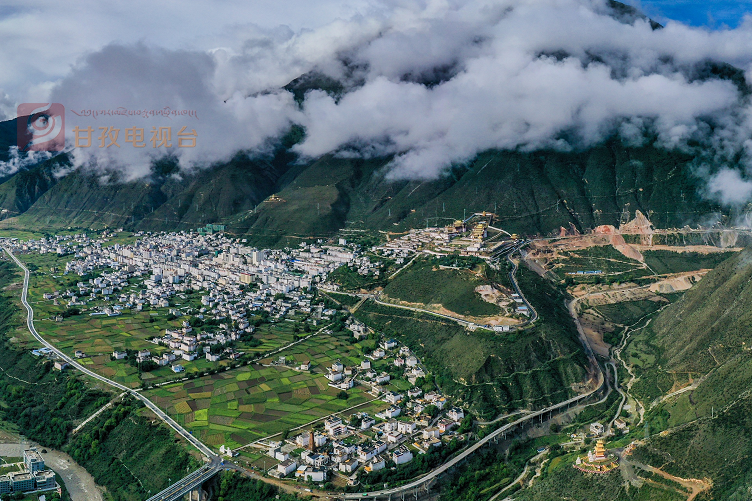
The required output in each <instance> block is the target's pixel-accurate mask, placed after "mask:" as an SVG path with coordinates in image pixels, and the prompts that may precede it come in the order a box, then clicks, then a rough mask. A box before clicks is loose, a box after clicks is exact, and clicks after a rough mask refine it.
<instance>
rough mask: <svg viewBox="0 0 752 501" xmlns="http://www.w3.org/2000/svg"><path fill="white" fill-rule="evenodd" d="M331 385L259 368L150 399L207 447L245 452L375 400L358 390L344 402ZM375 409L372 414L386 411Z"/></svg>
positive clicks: (172, 388) (169, 389) (164, 390)
mask: <svg viewBox="0 0 752 501" xmlns="http://www.w3.org/2000/svg"><path fill="white" fill-rule="evenodd" d="M328 383H329V381H328V380H327V379H326V378H325V377H324V376H323V375H322V374H318V375H313V374H308V373H301V372H296V371H293V370H290V369H288V368H285V367H264V366H260V365H253V366H247V367H243V368H241V369H234V370H231V371H227V372H223V373H219V374H214V375H212V376H209V377H203V378H200V379H195V380H192V381H186V382H181V383H175V384H170V385H167V386H163V387H161V388H159V389H157V390H149V391H148V392H146V395H147V396H148V397H149V398H151V399H152V400H153V401H154V402H155V403H156V404H157V405H159V406H160V407H162V408H164V409H166V410H167V412H168V413H169V414H170V415H171V416H173V417H174V418H175V419H176V420H177V421H178V422H179V423H180V424H181V425H183V426H185V427H186V429H188V430H189V431H191V432H193V433H194V434H195V435H196V436H197V437H198V438H199V439H200V440H202V441H203V442H205V443H206V444H208V445H210V446H213V447H219V446H220V445H222V444H225V445H228V446H230V447H239V446H241V445H246V444H248V443H250V442H252V441H254V440H258V439H260V438H263V437H266V436H269V435H273V434H275V433H279V432H282V431H284V430H289V429H292V428H296V427H299V426H303V425H305V424H307V423H310V422H311V421H314V420H316V419H318V418H322V417H325V416H328V415H329V414H332V413H334V412H339V411H342V410H344V409H346V408H348V407H352V406H355V405H359V404H363V403H366V402H368V401H370V400H372V399H373V396H371V395H369V394H367V393H365V391H364V390H363V389H362V388H357V387H356V388H353V389H352V390H350V391H349V392H348V393H349V398H348V399H347V400H342V399H339V398H337V394H338V393H339V390H337V389H335V388H332V387H330V386H328ZM374 404H375V406H372V405H369V406H368V409H375V408H379V409H380V408H384V407H385V406H386V404H384V403H383V402H374ZM364 410H367V409H366V406H364Z"/></svg>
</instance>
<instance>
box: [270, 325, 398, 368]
mask: <svg viewBox="0 0 752 501" xmlns="http://www.w3.org/2000/svg"><path fill="white" fill-rule="evenodd" d="M375 344H376V342H375V341H374V340H363V341H361V342H360V343H355V344H351V343H350V338H347V337H345V336H344V335H337V334H326V333H323V332H322V333H321V334H318V335H316V336H314V337H312V338H311V339H308V340H306V341H303V342H302V343H298V344H296V345H295V346H292V347H290V348H287V349H286V350H284V351H282V352H281V353H279V355H278V356H280V355H281V356H284V357H285V359H286V362H285V363H286V365H288V366H297V365H300V364H301V363H302V362H310V364H311V371H312V372H315V373H322V374H323V373H325V372H326V369H327V367H329V366H331V365H332V364H333V363H334V362H336V361H340V362H341V363H342V364H344V365H345V366H348V365H360V362H362V361H363V360H364V355H363V349H364V348H365V347H368V348H370V349H373V348H374V347H375ZM278 356H276V357H275V358H266V359H262V360H260V363H261V364H270V363H272V362H273V361H275V360H276V358H277V357H278ZM381 362H383V363H386V362H384V361H381ZM377 363H378V362H376V363H375V364H377ZM374 367H376V365H374Z"/></svg>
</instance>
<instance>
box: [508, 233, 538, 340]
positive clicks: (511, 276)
mask: <svg viewBox="0 0 752 501" xmlns="http://www.w3.org/2000/svg"><path fill="white" fill-rule="evenodd" d="M520 247H522V245H518V246H517V247H515V248H514V249H512V251H511V252H510V253H509V254H507V260H508V261H509V262H510V263H512V269H511V270H510V271H509V280H510V281H511V282H512V287H514V291H515V292H516V293H517V295H519V296H520V298H521V299H522V302H523V303H524V304H525V306H527V309H528V311H530V312H531V313H532V315H531V316H530V317H528V319H527V321H525V322H524V323H523V324H521V325H520V326H517V328H518V329H520V328H522V327H523V326H525V325H530V324H533V323H535V321H536V320H538V311H537V310H536V309H535V308H534V307H533V305H532V304H530V302H529V301H528V300H527V298H526V297H525V294H523V293H522V289H520V285H519V284H518V283H517V270H518V269H519V264H517V262H515V261H513V260H512V254H514V253H515V252H517V251H518V250H520Z"/></svg>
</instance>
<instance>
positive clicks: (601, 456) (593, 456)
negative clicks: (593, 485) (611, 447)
mask: <svg viewBox="0 0 752 501" xmlns="http://www.w3.org/2000/svg"><path fill="white" fill-rule="evenodd" d="M573 466H574V467H575V468H576V469H578V470H580V471H582V472H585V473H608V472H610V471H613V470H614V469H616V468H617V467H618V466H619V459H618V457H617V456H615V455H614V454H611V455H609V454H608V451H607V450H606V444H605V442H604V441H603V440H602V439H598V441H597V442H596V443H595V448H594V449H593V450H592V451H588V453H587V457H586V458H585V457H578V458H577V460H576V461H575V464H574V465H573Z"/></svg>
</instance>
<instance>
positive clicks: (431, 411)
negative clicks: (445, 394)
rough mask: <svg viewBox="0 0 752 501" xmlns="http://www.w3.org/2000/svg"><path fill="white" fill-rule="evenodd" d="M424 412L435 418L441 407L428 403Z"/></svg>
mask: <svg viewBox="0 0 752 501" xmlns="http://www.w3.org/2000/svg"><path fill="white" fill-rule="evenodd" d="M423 412H425V413H426V414H428V415H429V416H431V417H432V418H435V417H436V415H437V414H438V413H439V408H438V407H436V406H435V405H433V404H431V405H427V406H426V408H425V409H423Z"/></svg>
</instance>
